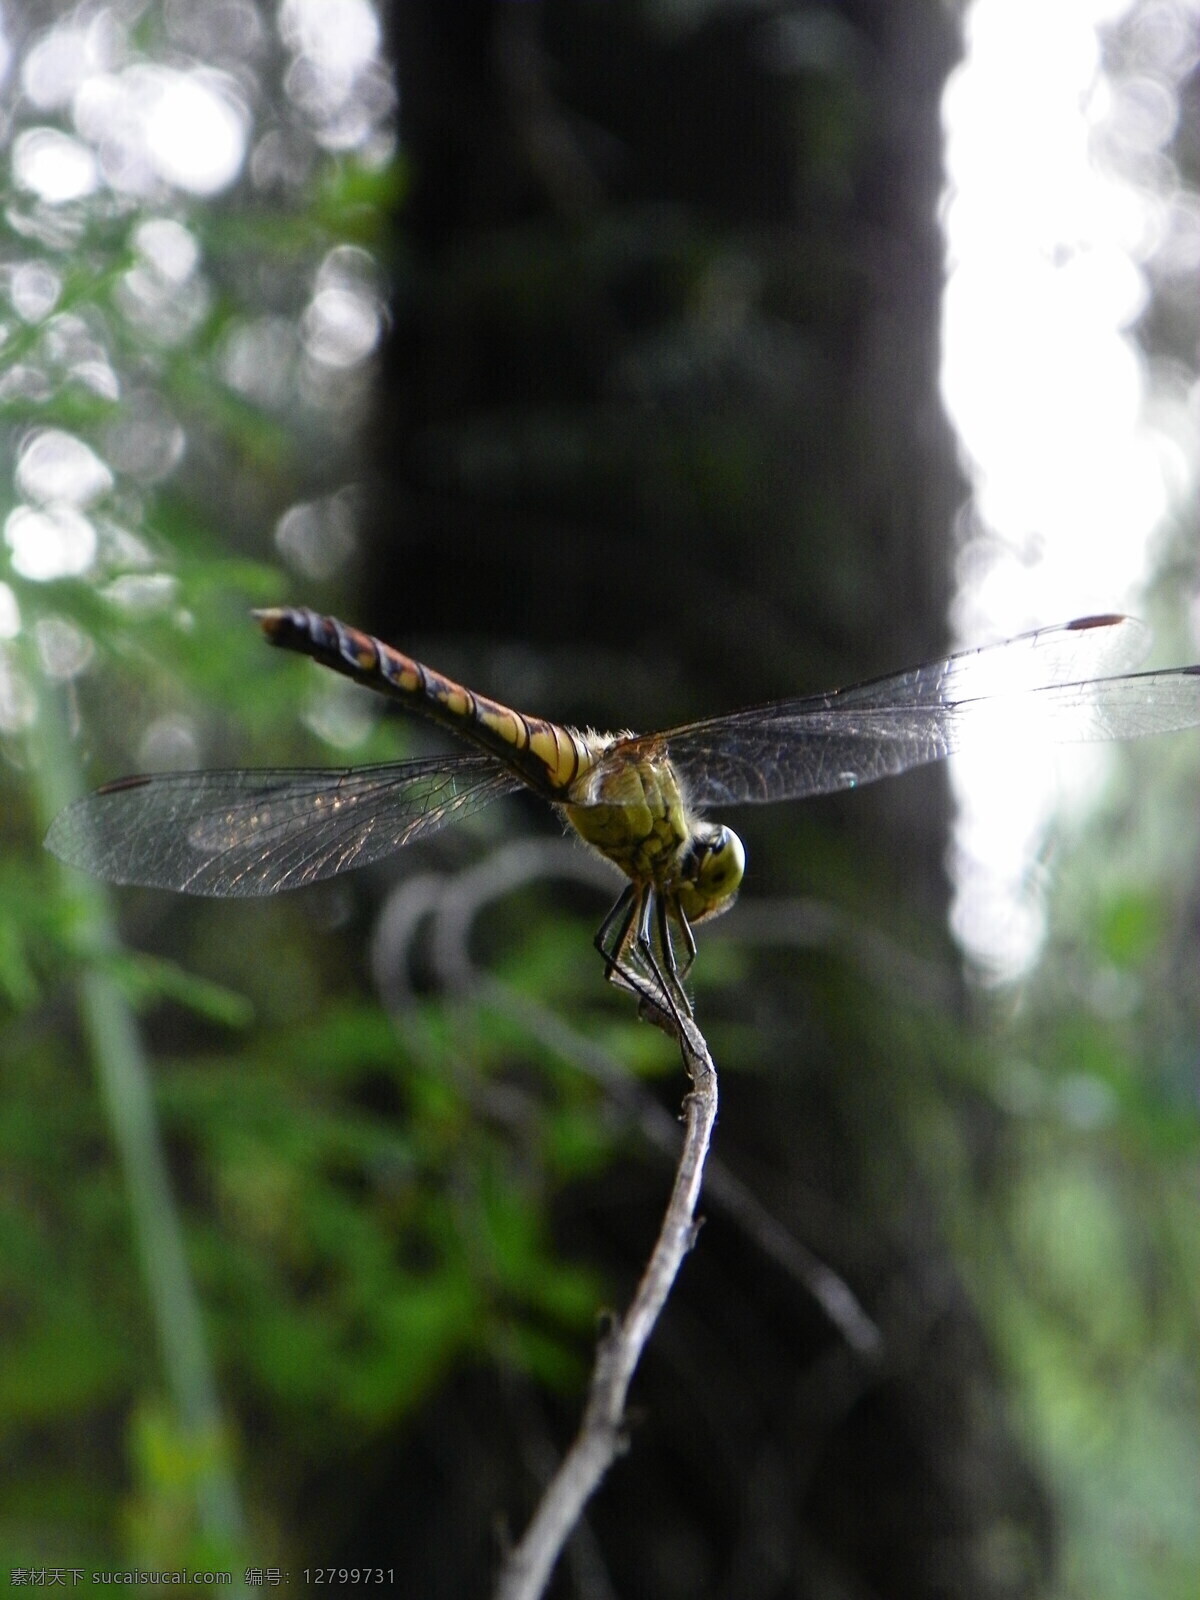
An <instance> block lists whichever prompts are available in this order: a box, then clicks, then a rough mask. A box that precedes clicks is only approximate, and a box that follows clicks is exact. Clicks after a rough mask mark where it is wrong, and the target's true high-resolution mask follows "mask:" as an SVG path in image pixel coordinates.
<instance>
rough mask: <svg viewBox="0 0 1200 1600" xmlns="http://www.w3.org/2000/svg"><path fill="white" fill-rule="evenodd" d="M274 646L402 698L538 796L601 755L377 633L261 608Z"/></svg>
mask: <svg viewBox="0 0 1200 1600" xmlns="http://www.w3.org/2000/svg"><path fill="white" fill-rule="evenodd" d="M254 615H255V617H256V618H257V619H258V623H259V626H260V627H261V628H262V630H263V632H264V633H265V634H266V636H267V638H268V639H269V640H270V642H271V643H272V644H275V645H279V646H280V647H281V648H282V649H285V650H296V651H299V652H300V654H302V655H306V656H311V657H312V658H313V659H314V660H315V661H318V662H320V663H321V665H322V666H326V667H332V668H333V669H334V670H335V671H337V672H341V673H343V674H345V676H346V677H348V678H353V679H354V680H355V682H356V683H362V684H365V685H366V686H367V688H369V689H376V690H378V691H380V692H381V693H383V694H389V695H391V696H392V697H393V698H394V699H397V700H400V701H402V702H403V704H404V705H406V706H407V707H408V708H409V710H410V711H415V712H417V713H418V714H419V715H421V716H423V717H427V718H429V719H430V720H431V721H433V722H436V723H439V724H440V725H441V726H442V727H444V728H448V729H449V730H450V732H451V733H455V734H457V735H458V736H459V737H460V738H463V739H469V740H470V741H471V743H473V744H476V745H479V746H481V747H482V748H483V749H484V750H488V751H490V752H491V753H492V754H493V755H496V756H498V757H499V758H500V759H501V760H502V761H503V762H504V763H505V765H506V766H508V767H511V768H512V769H513V770H514V771H516V772H518V773H519V774H520V776H521V777H522V778H523V779H524V781H525V782H526V783H527V784H529V786H530V787H531V788H533V789H536V790H537V791H538V792H539V793H542V794H545V795H547V796H549V797H550V798H555V799H557V798H559V797H560V796H561V795H562V793H563V792H564V791H565V790H567V789H568V788H569V787H570V786H571V784H573V783H574V782H575V780H576V779H577V778H578V777H580V775H581V774H582V773H584V772H585V771H587V769H588V768H589V767H590V766H591V765H592V764H593V762H594V760H595V757H594V755H593V754H592V753H591V751H590V749H589V745H588V742H587V741H586V740H585V739H584V737H583V735H581V734H580V733H578V732H577V731H576V730H575V729H574V728H565V727H561V726H560V725H559V724H558V723H556V722H548V721H547V720H546V719H545V718H543V717H530V716H526V715H525V714H524V713H523V712H520V711H513V710H512V709H511V708H510V707H509V706H505V705H501V704H500V702H499V701H498V700H490V699H488V697H487V696H486V695H482V694H476V693H475V692H474V691H473V690H471V689H466V688H464V687H463V685H462V684H460V683H455V681H454V680H453V678H447V677H445V676H444V675H443V674H442V673H440V672H435V671H434V670H433V668H432V667H427V666H425V665H423V663H421V662H420V661H416V660H414V659H413V657H412V656H406V655H405V654H404V652H403V651H402V650H397V649H396V648H395V647H394V646H393V645H389V644H385V643H384V642H383V640H382V639H377V638H376V637H375V636H374V634H370V633H363V632H362V631H361V630H360V629H358V628H351V627H349V626H348V625H347V624H346V623H344V622H339V621H338V619H337V618H336V617H322V616H319V615H318V614H317V612H315V611H310V610H308V609H307V607H301V606H281V607H278V608H273V609H271V610H267V611H256V612H255V613H254Z"/></svg>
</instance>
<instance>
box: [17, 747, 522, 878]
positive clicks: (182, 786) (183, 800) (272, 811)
mask: <svg viewBox="0 0 1200 1600" xmlns="http://www.w3.org/2000/svg"><path fill="white" fill-rule="evenodd" d="M520 787H521V784H520V782H519V781H518V780H517V778H516V777H514V776H513V775H512V774H511V773H508V772H506V771H505V770H504V769H503V768H501V767H499V766H498V765H497V763H496V762H495V761H494V760H492V759H491V758H490V757H488V756H474V755H468V756H454V757H449V758H439V759H436V760H419V761H401V762H395V763H392V764H390V765H388V766H377V767H350V768H346V769H344V770H340V771H339V770H336V769H329V768H311V769H305V768H280V769H270V768H268V769H265V770H262V771H257V772H255V771H230V772H164V773H158V774H156V775H154V776H151V777H139V778H121V779H119V780H118V781H117V782H116V783H112V784H108V785H106V786H105V787H104V788H102V789H98V790H97V791H96V792H95V793H94V794H89V795H85V796H84V797H83V799H81V800H77V801H75V802H74V804H73V805H70V806H68V807H67V809H66V810H65V811H63V812H61V813H60V814H59V815H58V816H57V817H56V818H55V820H54V822H53V823H52V824H51V827H50V831H49V833H48V834H47V835H46V847H47V849H49V850H51V851H52V852H53V853H54V854H55V855H56V856H58V857H60V858H61V859H62V860H63V861H67V862H69V863H70V864H71V865H72V866H75V867H80V868H82V869H83V870H84V871H85V872H90V873H92V874H94V875H95V876H96V877H98V878H104V879H106V880H107V881H108V882H109V883H124V884H140V885H142V886H144V887H147V888H154V889H177V890H180V891H182V892H184V893H186V894H197V895H212V896H221V897H225V896H230V897H235V896H250V895H268V894H275V893H277V892H278V891H279V890H281V889H298V888H300V887H302V886H303V885H304V884H308V883H315V882H316V881H317V880H318V879H320V878H330V877H333V876H334V875H335V874H336V873H339V872H346V871H348V870H349V869H350V868H351V867H361V866H365V865H367V864H368V863H369V862H372V861H378V860H380V859H381V858H383V857H384V856H389V855H391V854H392V853H393V852H394V851H396V850H399V849H400V848H401V846H403V845H406V844H409V843H411V842H412V840H414V839H417V838H422V837H424V836H425V835H427V834H430V833H433V832H434V831H435V830H436V829H438V828H440V827H442V826H444V824H446V823H447V822H453V821H455V820H456V819H457V818H459V817H464V816H467V815H469V814H470V813H471V812H474V811H478V810H479V809H480V807H482V806H485V805H488V804H489V803H490V802H491V801H492V800H496V799H498V798H499V797H500V796H501V795H505V794H511V793H512V792H513V791H514V790H516V789H519V788H520Z"/></svg>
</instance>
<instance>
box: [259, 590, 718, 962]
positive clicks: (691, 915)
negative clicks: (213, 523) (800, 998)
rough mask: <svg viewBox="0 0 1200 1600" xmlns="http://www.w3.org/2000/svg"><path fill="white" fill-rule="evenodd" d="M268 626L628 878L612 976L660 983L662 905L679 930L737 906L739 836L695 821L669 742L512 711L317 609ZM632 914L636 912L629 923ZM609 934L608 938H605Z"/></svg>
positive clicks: (610, 953)
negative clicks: (538, 807) (506, 779)
mask: <svg viewBox="0 0 1200 1600" xmlns="http://www.w3.org/2000/svg"><path fill="white" fill-rule="evenodd" d="M259 621H260V622H261V624H262V627H263V629H264V631H265V632H266V634H267V636H268V638H269V639H271V640H272V642H273V643H276V644H282V645H284V646H288V647H291V648H293V649H296V648H299V649H302V650H303V651H304V652H305V654H307V655H311V656H313V657H314V658H315V659H316V660H318V661H321V662H322V663H324V664H325V665H326V666H331V667H333V668H335V669H336V670H337V671H339V672H343V673H345V674H346V675H347V676H349V677H352V678H356V679H358V680H359V681H360V682H363V683H366V684H368V685H369V686H370V687H372V688H375V689H382V690H384V691H385V692H387V693H389V694H391V695H393V696H394V697H395V698H396V699H399V700H401V701H403V702H404V703H405V704H406V705H407V706H408V707H409V708H410V709H411V710H413V711H416V712H418V713H419V714H420V715H421V716H423V717H427V718H429V719H431V720H432V721H434V722H438V723H440V724H441V725H442V726H443V727H446V728H448V729H450V730H451V731H452V732H454V733H456V734H458V735H459V736H460V737H462V738H464V739H467V740H469V741H470V742H471V743H473V744H475V745H478V746H480V747H482V748H483V749H484V750H487V751H489V752H490V753H491V754H493V755H495V756H497V757H498V758H499V759H500V760H501V761H502V762H503V763H504V765H505V766H507V767H509V768H510V769H511V770H512V771H513V772H515V773H516V774H517V775H518V776H519V777H520V778H521V779H522V781H523V782H525V783H526V784H528V785H529V787H530V788H532V789H534V790H536V791H537V792H538V793H539V794H542V795H544V796H545V798H546V799H548V800H550V801H552V802H553V803H554V804H555V805H556V806H558V807H559V809H560V810H561V811H562V813H563V815H564V817H565V818H566V820H567V822H568V823H569V824H570V826H571V827H572V828H573V829H574V830H575V832H576V833H577V834H578V835H579V837H580V838H581V839H582V840H583V841H584V842H585V843H586V844H588V845H590V846H591V847H592V848H593V849H594V850H596V851H598V852H599V853H600V854H601V855H602V856H604V857H606V858H607V859H608V860H609V861H611V862H612V863H613V864H614V866H616V867H618V868H620V870H621V872H623V873H624V874H625V876H626V877H627V878H628V879H629V881H630V884H631V886H632V889H631V891H630V890H627V891H626V896H625V897H623V898H622V901H621V902H619V904H618V907H617V908H615V914H616V920H615V921H614V919H610V922H609V923H606V924H605V929H606V930H608V929H609V928H610V925H611V927H612V928H613V929H615V931H614V932H613V936H612V939H611V942H610V946H605V945H602V948H604V950H605V954H606V956H607V958H608V960H609V963H610V971H615V972H617V973H620V974H621V975H623V976H626V977H627V976H628V974H629V963H630V961H631V959H634V960H636V959H638V958H637V957H636V956H635V950H636V951H637V952H640V959H641V960H642V962H643V964H645V965H648V966H649V969H650V971H651V972H652V973H653V974H654V975H655V976H659V974H658V971H657V967H656V963H655V959H654V956H653V952H652V950H651V949H650V945H649V941H650V939H651V913H652V910H653V906H654V903H655V900H656V899H657V902H658V903H659V905H660V906H661V908H662V911H663V913H664V914H665V916H669V917H670V918H671V919H672V920H673V921H674V922H675V923H676V925H677V926H678V927H679V928H680V929H681V930H682V932H683V935H684V938H685V940H686V941H687V945H688V957H689V960H690V957H691V954H692V953H694V949H695V945H694V942H693V940H692V936H691V929H690V924H692V923H695V922H700V921H703V920H704V918H706V917H711V916H715V915H716V914H717V913H718V912H721V911H724V910H726V909H727V908H728V907H729V906H731V905H732V904H733V901H734V898H735V896H736V894H737V891H738V887H739V885H740V883H741V880H742V874H743V871H744V868H745V854H744V851H743V849H742V845H741V841H740V840H739V839H738V837H737V835H736V834H735V833H733V832H732V830H731V829H729V828H726V827H724V826H722V825H720V824H716V823H711V822H706V821H704V820H703V819H700V818H697V817H696V816H694V815H693V814H692V812H691V811H690V809H689V807H688V803H687V797H686V794H685V793H684V790H683V787H682V785H681V783H680V780H679V777H678V774H677V773H676V771H675V769H674V767H673V766H672V764H671V760H670V753H669V751H668V749H667V745H666V742H665V741H664V740H663V739H662V738H660V737H656V736H654V735H650V736H647V737H638V736H637V735H636V734H632V733H624V734H598V733H593V732H590V731H589V732H586V733H585V732H582V731H581V730H580V729H577V728H569V727H564V726H562V725H561V724H559V723H555V722H549V721H546V720H545V719H544V718H541V717H531V716H527V715H525V714H524V713H522V712H519V711H513V710H511V709H510V708H509V707H508V706H505V705H501V704H500V703H499V702H498V701H495V700H489V699H488V698H487V697H486V696H484V695H480V694H476V693H475V692H474V691H473V690H470V689H466V688H464V687H463V686H462V685H461V684H458V683H455V682H454V680H453V679H452V678H447V677H444V676H443V675H442V674H441V673H439V672H435V671H433V669H432V668H430V667H426V666H423V665H422V664H421V663H420V662H419V661H416V660H414V659H413V658H412V657H411V656H407V655H405V654H404V653H403V652H402V651H400V650H397V649H395V647H394V646H392V645H387V644H384V643H383V642H382V641H381V640H379V639H376V638H374V637H373V636H372V635H370V634H367V633H362V632H360V631H359V630H358V629H357V628H351V627H348V626H347V625H346V624H345V623H341V622H337V621H336V620H335V619H333V618H328V617H318V616H316V615H315V614H314V613H312V612H309V611H298V610H297V611H292V610H280V611H268V612H260V613H259ZM626 913H628V914H627V915H626ZM606 937H607V934H606V933H605V932H603V931H602V934H601V939H605V938H606ZM657 937H658V941H659V944H660V945H663V946H665V949H664V950H663V957H664V960H665V961H666V963H667V967H668V971H669V972H670V973H671V974H672V977H673V975H674V953H673V951H672V950H671V948H670V935H669V933H668V932H667V929H666V923H665V921H660V923H659V925H658V929H657Z"/></svg>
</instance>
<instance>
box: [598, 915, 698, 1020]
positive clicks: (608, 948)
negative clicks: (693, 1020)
mask: <svg viewBox="0 0 1200 1600" xmlns="http://www.w3.org/2000/svg"><path fill="white" fill-rule="evenodd" d="M654 914H655V897H654V890H653V889H652V888H651V887H650V886H649V885H648V884H645V885H642V886H641V887H639V886H638V885H636V884H632V883H631V884H630V885H629V887H628V888H627V889H626V890H625V891H624V892H623V894H622V895H621V897H620V899H619V900H618V901H617V903H616V904H615V905H614V906H613V908H612V910H611V911H610V912H609V913H608V915H607V916H606V917H605V919H604V921H603V922H602V923H601V925H600V929H599V932H598V933H597V934H596V938H595V941H594V942H595V945H596V949H597V950H599V952H600V954H601V955H602V956H603V957H604V964H605V968H606V971H605V976H606V977H607V979H608V981H609V982H610V983H615V984H616V985H617V986H618V987H619V988H622V989H628V990H629V991H630V992H631V993H633V994H636V995H638V996H639V997H640V998H641V999H642V1000H644V1001H646V1002H647V1003H648V1004H649V1005H652V1006H655V1007H657V1008H658V1009H659V1010H660V1011H663V1010H665V1011H668V1012H670V1014H671V1015H672V1016H673V1017H675V1019H676V1020H677V1021H678V1020H679V1019H680V1018H681V1017H690V1016H691V1007H690V1006H689V1005H688V1002H687V996H686V995H685V994H684V992H683V986H682V984H681V983H680V982H679V978H678V975H677V973H676V970H675V953H674V950H673V949H672V947H671V945H670V942H669V940H668V941H664V945H663V947H664V949H665V950H666V952H667V964H668V971H667V972H664V971H663V967H662V965H661V964H660V963H659V959H658V956H657V955H656V954H655V950H654V940H653V936H652V928H653V926H654V923H653V920H652V919H653V918H654ZM661 917H662V913H661V909H660V910H659V924H658V926H659V931H660V937H661V929H662V923H661Z"/></svg>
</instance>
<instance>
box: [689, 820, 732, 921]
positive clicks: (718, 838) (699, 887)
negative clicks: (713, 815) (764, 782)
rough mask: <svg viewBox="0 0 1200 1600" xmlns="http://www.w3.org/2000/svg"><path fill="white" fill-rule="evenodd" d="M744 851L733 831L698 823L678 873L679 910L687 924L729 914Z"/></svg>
mask: <svg viewBox="0 0 1200 1600" xmlns="http://www.w3.org/2000/svg"><path fill="white" fill-rule="evenodd" d="M745 870H746V852H745V850H744V849H743V847H742V841H741V840H740V839H739V838H738V836H737V834H736V833H734V831H733V829H732V828H727V827H726V826H725V825H724V823H720V822H697V823H696V824H695V825H694V826H693V828H692V833H691V837H690V838H689V840H688V842H687V848H686V850H685V851H684V855H683V861H682V863H681V865H680V870H679V879H678V882H679V889H678V895H679V909H680V910H681V911H682V912H683V914H684V916H685V917H686V918H687V919H688V921H689V922H703V920H704V918H705V917H715V916H716V915H717V914H718V912H721V911H728V910H729V908H730V906H731V905H732V904H733V902H734V900H735V899H736V898H737V892H738V889H739V888H740V887H741V882H742V874H743V873H744V872H745Z"/></svg>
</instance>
